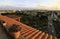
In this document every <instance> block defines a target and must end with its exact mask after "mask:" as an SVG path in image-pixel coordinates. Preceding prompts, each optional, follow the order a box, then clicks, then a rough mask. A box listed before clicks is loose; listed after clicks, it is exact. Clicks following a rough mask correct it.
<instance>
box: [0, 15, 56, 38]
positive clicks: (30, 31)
mask: <svg viewBox="0 0 60 39" xmlns="http://www.w3.org/2000/svg"><path fill="white" fill-rule="evenodd" d="M0 19H2V20H4V21H6V22H7V23H8V24H11V25H12V24H18V25H20V26H21V27H22V30H21V35H23V36H24V37H26V39H57V38H56V36H52V35H49V34H48V33H45V32H43V31H40V30H37V29H34V28H32V27H30V26H27V25H25V24H23V23H21V22H18V21H16V20H14V19H12V18H9V17H7V16H2V15H1V16H0Z"/></svg>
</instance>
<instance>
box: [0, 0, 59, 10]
mask: <svg viewBox="0 0 60 39" xmlns="http://www.w3.org/2000/svg"><path fill="white" fill-rule="evenodd" d="M9 6H12V7H19V8H21V7H23V8H35V9H47V10H60V0H0V8H2V7H6V8H7V7H9Z"/></svg>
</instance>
